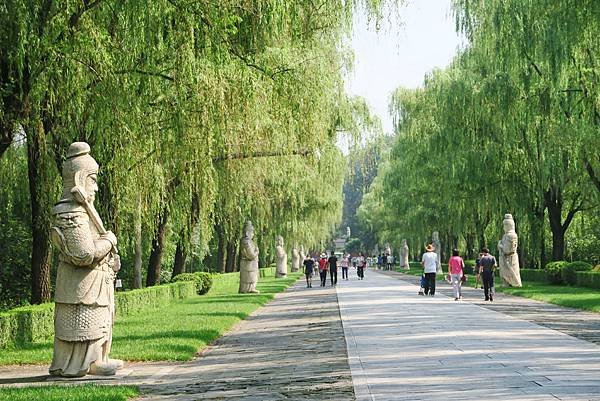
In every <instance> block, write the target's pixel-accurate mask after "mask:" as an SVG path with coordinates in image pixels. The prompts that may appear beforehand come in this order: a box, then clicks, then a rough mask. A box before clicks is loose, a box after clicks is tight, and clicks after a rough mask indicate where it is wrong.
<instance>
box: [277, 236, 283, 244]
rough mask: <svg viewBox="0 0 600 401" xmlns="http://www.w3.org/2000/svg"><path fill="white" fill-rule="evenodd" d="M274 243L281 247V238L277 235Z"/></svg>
mask: <svg viewBox="0 0 600 401" xmlns="http://www.w3.org/2000/svg"><path fill="white" fill-rule="evenodd" d="M276 243H277V245H279V246H283V237H282V236H281V235H278V236H277V238H276Z"/></svg>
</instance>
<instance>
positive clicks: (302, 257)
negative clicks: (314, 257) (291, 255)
mask: <svg viewBox="0 0 600 401" xmlns="http://www.w3.org/2000/svg"><path fill="white" fill-rule="evenodd" d="M304 259H306V252H305V251H304V245H300V264H302V263H303V262H304Z"/></svg>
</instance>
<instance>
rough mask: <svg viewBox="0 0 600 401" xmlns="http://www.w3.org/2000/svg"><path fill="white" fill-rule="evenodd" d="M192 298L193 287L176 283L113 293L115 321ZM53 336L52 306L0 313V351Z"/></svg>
mask: <svg viewBox="0 0 600 401" xmlns="http://www.w3.org/2000/svg"><path fill="white" fill-rule="evenodd" d="M195 294H196V287H195V283H193V282H178V283H172V284H165V285H157V286H154V287H149V288H144V289H139V290H133V291H127V292H117V293H116V294H115V306H116V314H117V318H118V317H119V316H127V315H130V314H133V313H137V312H139V311H140V310H143V309H149V308H158V307H160V306H163V305H164V304H165V303H168V302H171V301H172V300H174V299H183V298H189V297H192V296H194V295H195ZM53 334H54V303H52V302H49V303H45V304H42V305H31V306H23V307H20V308H15V309H11V310H9V311H6V312H2V313H0V348H5V347H7V346H11V345H17V344H25V343H36V342H40V341H45V340H48V339H49V338H51V337H52V335H53Z"/></svg>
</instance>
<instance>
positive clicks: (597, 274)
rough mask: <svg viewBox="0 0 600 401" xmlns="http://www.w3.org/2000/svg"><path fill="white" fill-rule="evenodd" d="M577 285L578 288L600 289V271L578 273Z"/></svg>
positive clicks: (576, 276) (576, 275) (576, 273)
mask: <svg viewBox="0 0 600 401" xmlns="http://www.w3.org/2000/svg"><path fill="white" fill-rule="evenodd" d="M575 283H576V284H577V286H578V287H589V288H597V289H600V271H576V272H575Z"/></svg>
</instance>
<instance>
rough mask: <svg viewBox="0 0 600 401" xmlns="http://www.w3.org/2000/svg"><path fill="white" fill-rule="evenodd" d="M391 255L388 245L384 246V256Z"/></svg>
mask: <svg viewBox="0 0 600 401" xmlns="http://www.w3.org/2000/svg"><path fill="white" fill-rule="evenodd" d="M391 254H392V248H391V247H390V244H389V243H386V244H385V255H386V256H387V255H391Z"/></svg>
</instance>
